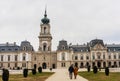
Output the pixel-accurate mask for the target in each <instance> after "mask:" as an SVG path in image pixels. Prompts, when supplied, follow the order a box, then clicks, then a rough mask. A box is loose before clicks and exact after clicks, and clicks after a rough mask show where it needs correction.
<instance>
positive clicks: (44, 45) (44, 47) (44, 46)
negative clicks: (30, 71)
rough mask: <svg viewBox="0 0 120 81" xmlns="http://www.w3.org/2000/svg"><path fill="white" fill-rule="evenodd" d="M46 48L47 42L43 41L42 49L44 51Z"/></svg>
mask: <svg viewBox="0 0 120 81" xmlns="http://www.w3.org/2000/svg"><path fill="white" fill-rule="evenodd" d="M46 50H47V44H46V43H44V44H43V51H46Z"/></svg>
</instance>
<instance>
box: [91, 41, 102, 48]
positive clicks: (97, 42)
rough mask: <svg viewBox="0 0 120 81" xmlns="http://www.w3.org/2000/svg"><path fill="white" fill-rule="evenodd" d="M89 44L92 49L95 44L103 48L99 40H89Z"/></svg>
mask: <svg viewBox="0 0 120 81" xmlns="http://www.w3.org/2000/svg"><path fill="white" fill-rule="evenodd" d="M89 44H90V46H91V47H94V46H95V45H96V44H101V45H102V46H104V43H103V40H101V39H94V40H91V41H90V43H89Z"/></svg>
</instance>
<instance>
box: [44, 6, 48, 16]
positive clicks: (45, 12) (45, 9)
mask: <svg viewBox="0 0 120 81" xmlns="http://www.w3.org/2000/svg"><path fill="white" fill-rule="evenodd" d="M44 17H47V6H46V7H45V15H44Z"/></svg>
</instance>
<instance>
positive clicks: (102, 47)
mask: <svg viewBox="0 0 120 81" xmlns="http://www.w3.org/2000/svg"><path fill="white" fill-rule="evenodd" d="M92 49H95V50H103V49H105V47H104V46H103V45H101V44H96V45H95V46H94V47H93V48H92Z"/></svg>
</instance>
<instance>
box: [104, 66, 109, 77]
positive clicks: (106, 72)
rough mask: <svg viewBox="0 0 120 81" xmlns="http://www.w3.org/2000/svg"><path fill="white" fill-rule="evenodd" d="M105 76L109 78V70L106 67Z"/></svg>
mask: <svg viewBox="0 0 120 81" xmlns="http://www.w3.org/2000/svg"><path fill="white" fill-rule="evenodd" d="M105 74H106V76H109V68H108V67H106V68H105Z"/></svg>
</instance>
